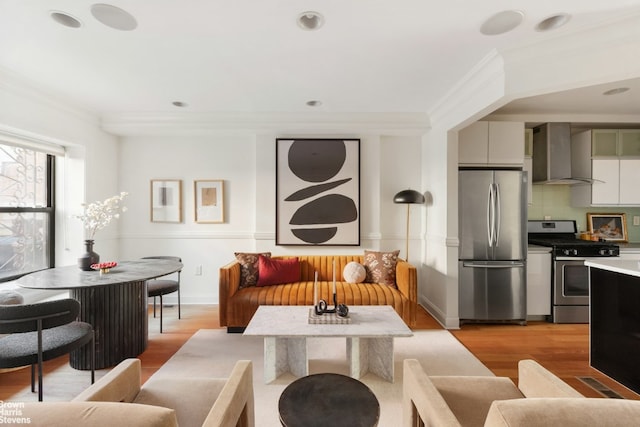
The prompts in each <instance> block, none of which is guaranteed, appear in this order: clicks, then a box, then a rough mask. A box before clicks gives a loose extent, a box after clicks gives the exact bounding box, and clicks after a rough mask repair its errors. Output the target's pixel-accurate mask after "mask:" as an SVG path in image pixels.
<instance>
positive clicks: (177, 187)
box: [151, 179, 182, 222]
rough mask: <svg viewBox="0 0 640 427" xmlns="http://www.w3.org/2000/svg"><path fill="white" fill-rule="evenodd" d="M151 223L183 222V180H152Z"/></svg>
mask: <svg viewBox="0 0 640 427" xmlns="http://www.w3.org/2000/svg"><path fill="white" fill-rule="evenodd" d="M151 222H182V180H179V179H152V180H151Z"/></svg>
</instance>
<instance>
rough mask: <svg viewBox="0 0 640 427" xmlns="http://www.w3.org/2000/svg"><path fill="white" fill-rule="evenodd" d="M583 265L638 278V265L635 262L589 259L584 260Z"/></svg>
mask: <svg viewBox="0 0 640 427" xmlns="http://www.w3.org/2000/svg"><path fill="white" fill-rule="evenodd" d="M584 265H586V266H588V267H594V268H600V269H602V270H606V271H613V272H615V273H621V274H627V275H629V276H636V277H640V263H639V262H638V261H637V260H632V259H620V258H589V259H587V260H585V262H584Z"/></svg>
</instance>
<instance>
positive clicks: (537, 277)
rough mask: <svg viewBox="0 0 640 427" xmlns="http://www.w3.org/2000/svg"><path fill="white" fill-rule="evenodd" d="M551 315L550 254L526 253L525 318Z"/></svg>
mask: <svg viewBox="0 0 640 427" xmlns="http://www.w3.org/2000/svg"><path fill="white" fill-rule="evenodd" d="M550 315H551V252H538V251H535V252H532V251H529V252H528V253H527V316H528V317H529V316H550Z"/></svg>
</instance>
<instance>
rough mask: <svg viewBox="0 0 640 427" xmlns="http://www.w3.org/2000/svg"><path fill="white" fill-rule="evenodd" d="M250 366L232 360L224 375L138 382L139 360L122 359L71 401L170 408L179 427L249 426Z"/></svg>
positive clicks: (251, 398)
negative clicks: (232, 363)
mask: <svg viewBox="0 0 640 427" xmlns="http://www.w3.org/2000/svg"><path fill="white" fill-rule="evenodd" d="M252 369H253V366H252V362H251V361H248V360H240V361H238V362H236V365H235V366H234V368H233V370H232V372H231V374H230V375H229V377H228V378H206V377H204V376H203V377H197V378H194V377H174V376H166V375H165V376H163V375H158V374H154V375H153V376H152V377H151V378H149V380H148V381H147V382H146V383H145V384H144V385H141V380H140V374H141V364H140V360H138V359H127V360H124V361H123V362H121V363H120V364H118V365H117V366H116V367H115V368H113V369H112V370H111V371H110V372H109V373H107V374H106V375H105V376H103V377H102V378H100V379H99V380H98V381H96V383H95V384H93V385H92V386H91V387H89V388H87V389H86V390H85V391H84V392H82V393H81V394H80V395H78V396H77V397H76V398H75V399H74V400H73V401H74V402H126V403H133V404H143V405H151V406H156V407H164V408H170V409H173V410H174V411H175V414H176V417H177V422H178V424H179V425H180V426H181V427H189V426H197V427H200V426H205V427H253V426H254V425H255V415H254V406H253V405H254V395H253V371H252Z"/></svg>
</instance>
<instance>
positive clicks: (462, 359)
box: [155, 329, 493, 427]
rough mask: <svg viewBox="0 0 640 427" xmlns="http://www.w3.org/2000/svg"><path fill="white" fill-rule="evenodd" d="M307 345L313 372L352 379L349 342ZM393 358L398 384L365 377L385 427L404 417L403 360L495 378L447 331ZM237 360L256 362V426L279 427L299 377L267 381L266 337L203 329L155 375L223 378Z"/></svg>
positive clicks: (419, 335) (419, 336)
mask: <svg viewBox="0 0 640 427" xmlns="http://www.w3.org/2000/svg"><path fill="white" fill-rule="evenodd" d="M307 346H308V354H309V371H310V374H315V373H320V372H331V373H338V374H343V375H348V365H347V361H346V344H345V339H344V338H311V339H309V340H308V344H307ZM394 355H395V366H394V369H395V382H394V383H389V382H387V381H384V380H382V379H381V378H379V377H378V376H376V375H375V374H367V375H365V376H364V377H363V378H361V381H362V382H364V383H365V384H366V385H367V386H368V387H369V388H370V389H371V390H372V391H373V393H374V394H375V395H376V397H377V398H378V401H379V402H380V422H379V424H378V425H379V426H381V427H395V426H398V425H399V424H400V423H399V420H401V419H402V361H403V360H404V359H418V360H419V361H420V363H421V364H422V366H423V367H424V369H425V371H427V373H429V374H431V375H488V376H493V374H492V373H491V371H490V370H489V369H488V368H487V367H485V366H484V365H483V364H482V363H481V362H480V361H479V360H478V359H476V357H475V356H474V355H473V354H472V353H471V352H469V351H468V350H467V349H466V348H465V347H464V346H463V345H462V344H460V342H459V341H458V340H457V339H456V338H455V337H454V336H453V335H451V334H450V333H449V332H447V331H444V330H426V331H414V336H413V337H408V338H396V339H395V343H394ZM238 359H248V360H252V361H253V375H254V392H255V409H256V425H257V426H259V427H271V426H274V427H276V426H280V423H279V421H278V399H279V397H280V394H281V393H282V391H283V390H284V389H285V387H286V386H287V385H288V384H289V383H291V382H292V381H293V380H295V377H294V376H293V375H291V374H284V375H282V376H280V377H279V378H278V379H276V380H275V381H274V382H272V383H269V384H265V383H264V378H263V339H262V338H259V337H248V336H243V335H241V334H227V333H226V332H225V331H224V330H204V329H203V330H200V331H198V332H197V333H196V334H195V335H194V336H193V337H192V338H191V339H190V340H189V341H188V342H187V343H186V344H185V345H184V346H183V347H182V348H181V349H180V350H179V351H178V352H177V353H176V354H175V355H174V356H173V357H172V358H171V359H169V360H168V361H167V363H165V364H164V365H163V366H162V367H161V368H160V370H159V371H158V372H157V373H156V374H155V375H156V376H159V375H183V376H193V377H201V376H204V375H210V376H214V377H224V376H227V375H228V373H229V372H230V371H231V369H232V368H233V365H234V363H235V361H236V360H238ZM328 425H330V422H329V424H328Z"/></svg>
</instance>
